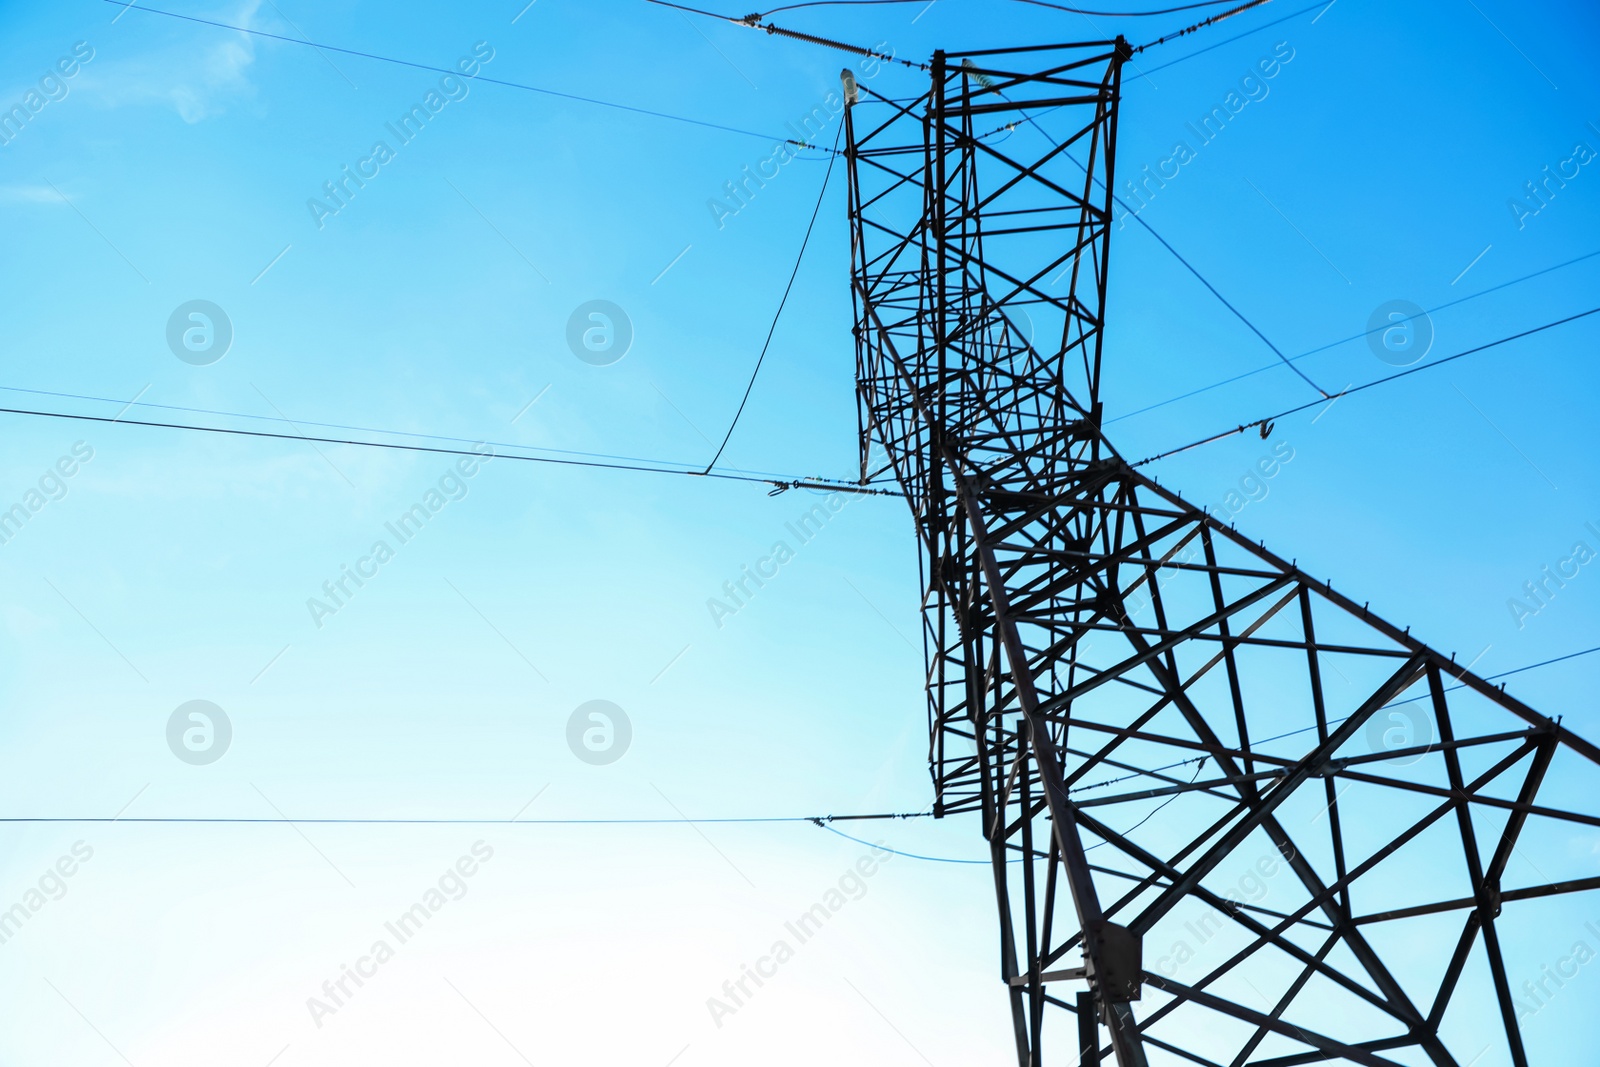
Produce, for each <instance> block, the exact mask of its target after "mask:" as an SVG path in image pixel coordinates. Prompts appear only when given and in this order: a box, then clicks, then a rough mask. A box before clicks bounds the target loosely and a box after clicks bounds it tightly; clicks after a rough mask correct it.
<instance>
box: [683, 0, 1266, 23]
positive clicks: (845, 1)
mask: <svg viewBox="0 0 1600 1067" xmlns="http://www.w3.org/2000/svg"><path fill="white" fill-rule="evenodd" d="M927 2H928V0H806V2H805V3H800V4H785V5H784V6H782V7H775V8H771V9H770V10H767V11H763V12H761V13H760V14H759V15H756V16H752V17H755V18H766V17H767V16H768V15H776V14H777V13H778V12H780V11H798V10H799V9H800V8H803V7H862V6H870V5H874V4H923V5H926V4H927ZM1012 2H1013V3H1018V4H1031V5H1033V6H1034V7H1048V8H1051V9H1052V10H1055V11H1064V12H1066V13H1067V14H1069V15H1099V16H1103V17H1105V18H1130V19H1135V18H1145V17H1147V16H1151V15H1171V14H1174V13H1175V12H1179V11H1193V10H1195V9H1196V8H1202V7H1221V6H1222V5H1223V4H1227V3H1232V2H1233V0H1198V2H1197V3H1191V4H1181V5H1179V6H1178V7H1163V8H1159V9H1156V10H1153V11H1093V10H1090V9H1088V8H1082V7H1069V6H1068V5H1066V4H1057V3H1052V2H1051V0H1012ZM1257 2H1258V3H1265V2H1266V0H1257ZM673 6H674V7H676V6H677V5H673ZM1220 17H1222V16H1219V18H1220Z"/></svg>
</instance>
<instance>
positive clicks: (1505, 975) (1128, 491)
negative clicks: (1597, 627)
mask: <svg viewBox="0 0 1600 1067" xmlns="http://www.w3.org/2000/svg"><path fill="white" fill-rule="evenodd" d="M1128 56H1129V51H1128V49H1127V46H1126V44H1125V42H1123V41H1121V40H1120V39H1119V40H1117V41H1102V42H1096V43H1089V44H1074V45H1063V46H1052V47H1037V48H1024V49H1015V50H1007V51H985V52H972V53H968V54H964V55H947V54H944V53H939V54H937V55H936V57H935V59H934V62H933V66H932V83H931V87H930V89H929V91H928V92H927V93H926V94H925V95H923V96H921V97H919V98H918V99H916V100H914V101H911V102H909V103H908V102H906V101H904V100H901V101H895V100H893V99H890V98H888V97H886V96H883V95H880V94H878V93H876V92H873V91H872V90H871V89H870V88H869V87H867V86H865V85H856V84H854V82H853V80H852V79H851V78H849V77H848V75H847V76H846V78H845V91H846V97H847V101H848V103H849V109H848V114H847V119H846V121H847V127H846V129H847V138H848V140H847V161H848V165H849V174H850V224H851V228H852V258H853V277H852V282H853V291H854V300H855V309H856V319H855V335H856V343H857V360H858V365H857V373H858V389H859V408H860V413H861V419H862V471H861V475H862V479H863V481H867V480H871V479H874V478H882V477H887V476H889V475H892V476H893V478H894V479H895V480H897V481H898V483H899V485H900V486H901V487H902V489H903V490H904V492H905V494H906V496H907V497H908V499H909V501H910V504H911V508H912V512H913V515H914V518H915V523H916V528H917V531H918V534H919V536H920V539H921V542H922V548H923V550H924V553H925V554H924V557H923V566H924V578H925V590H926V592H925V600H924V621H925V626H924V641H925V646H926V649H927V667H928V677H927V685H928V701H929V726H930V735H931V746H930V751H929V759H930V766H931V770H932V775H933V784H934V789H935V794H936V800H937V808H936V813H937V814H939V815H954V814H958V813H968V812H973V813H977V814H978V816H979V817H980V818H981V820H982V827H983V832H984V834H985V836H986V838H987V839H988V841H989V844H990V847H991V851H992V858H993V876H994V886H995V890H996V894H997V898H998V901H999V909H1000V967H1001V977H1002V978H1003V980H1004V983H1005V986H1006V988H1007V991H1008V995H1009V997H1010V1006H1011V1017H1012V1020H1013V1024H1014V1030H1015V1039H1016V1047H1017V1060H1018V1063H1019V1064H1020V1065H1023V1067H1031V1065H1040V1064H1045V1063H1053V1064H1071V1063H1073V1062H1078V1063H1099V1062H1101V1058H1102V1056H1107V1055H1109V1056H1112V1057H1114V1059H1115V1062H1116V1063H1117V1064H1120V1065H1123V1067H1130V1065H1137V1064H1145V1063H1162V1064H1166V1063H1171V1064H1179V1063H1183V1064H1191V1063H1195V1064H1207V1065H1222V1064H1228V1065H1234V1067H1238V1065H1242V1064H1256V1065H1260V1067H1266V1065H1271V1067H1290V1065H1293V1064H1304V1063H1321V1062H1324V1061H1330V1062H1339V1063H1356V1064H1369V1065H1392V1064H1408V1065H1410V1064H1415V1065H1421V1064H1433V1065H1438V1067H1446V1065H1449V1067H1467V1065H1468V1064H1469V1063H1475V1064H1477V1067H1489V1065H1490V1064H1495V1063H1509V1064H1512V1065H1515V1067H1524V1065H1526V1064H1528V1063H1529V1062H1530V1055H1533V1054H1534V1053H1530V1047H1532V1048H1534V1049H1535V1052H1537V1047H1538V1046H1537V1042H1534V1044H1533V1045H1530V1037H1529V1032H1528V1027H1529V1026H1530V1025H1531V1024H1529V1023H1528V1022H1527V1016H1528V1014H1529V1012H1530V1010H1532V1008H1533V1007H1534V1006H1535V1005H1536V1004H1542V1003H1543V1002H1544V1001H1543V998H1541V997H1540V996H1539V995H1538V994H1537V993H1536V992H1535V991H1534V990H1535V989H1544V990H1545V992H1546V993H1549V992H1550V987H1549V985H1548V983H1545V984H1544V985H1543V986H1537V987H1535V986H1531V985H1529V984H1528V983H1526V982H1522V981H1521V979H1522V978H1523V976H1524V975H1530V976H1533V977H1535V978H1537V977H1538V976H1539V975H1540V973H1541V972H1540V971H1539V969H1538V966H1539V964H1541V963H1547V962H1549V961H1551V960H1552V959H1554V958H1555V957H1554V955H1551V954H1550V953H1556V954H1559V952H1560V951H1563V950H1565V949H1567V948H1569V947H1570V946H1571V945H1572V942H1573V941H1574V940H1577V939H1578V938H1577V937H1576V936H1575V935H1577V934H1580V933H1582V926H1581V924H1577V923H1571V929H1567V928H1564V927H1562V925H1561V924H1562V923H1563V922H1570V907H1568V908H1567V910H1566V911H1563V910H1562V908H1563V907H1567V905H1565V904H1563V901H1567V900H1570V898H1567V897H1565V896H1564V895H1565V894H1568V893H1572V892H1577V891H1583V890H1593V889H1596V888H1600V877H1596V876H1595V874H1596V870H1595V860H1594V856H1595V851H1590V850H1588V849H1587V847H1584V848H1576V849H1575V848H1573V847H1572V842H1573V841H1575V840H1577V841H1579V842H1580V843H1581V842H1582V841H1583V840H1584V838H1585V835H1587V838H1588V839H1589V840H1590V841H1591V842H1592V841H1593V840H1594V839H1595V831H1594V828H1595V827H1597V826H1600V818H1596V817H1595V815H1594V814H1585V813H1583V809H1587V810H1588V811H1590V812H1592V811H1594V810H1595V808H1596V805H1595V804H1594V787H1593V783H1594V782H1595V781H1596V780H1597V777H1596V772H1597V768H1596V766H1595V764H1597V763H1600V750H1597V749H1596V747H1595V746H1594V745H1591V744H1590V743H1588V742H1586V741H1584V740H1583V739H1581V738H1580V737H1577V736H1575V735H1574V734H1573V733H1572V732H1570V731H1569V730H1567V729H1566V728H1564V727H1563V726H1562V725H1561V724H1560V722H1559V721H1558V720H1553V719H1551V718H1549V717H1547V716H1545V715H1542V714H1540V713H1538V712H1536V711H1534V710H1533V709H1532V708H1529V707H1527V706H1525V705H1524V704H1522V703H1520V702H1519V701H1517V700H1515V699H1513V698H1511V697H1510V696H1508V695H1507V694H1506V693H1505V692H1504V691H1503V690H1502V689H1501V688H1498V687H1496V686H1494V685H1491V684H1490V683H1489V682H1486V681H1484V680H1483V679H1482V678H1480V677H1478V676H1477V675H1474V674H1473V673H1471V672H1470V671H1469V670H1467V669H1464V668H1463V667H1462V666H1458V665H1457V664H1456V663H1455V662H1454V658H1453V657H1451V656H1445V655H1442V654H1440V653H1439V652H1437V651H1435V650H1433V649H1432V648H1429V647H1428V646H1427V645H1425V644H1423V643H1422V642H1420V641H1418V640H1416V639H1415V638H1413V637H1411V636H1410V634H1409V631H1408V630H1402V629H1400V628H1399V627H1396V626H1393V625H1391V624H1389V623H1388V622H1386V621H1384V620H1383V619H1381V618H1378V617H1377V616H1375V615H1373V614H1371V613H1369V612H1368V611H1367V610H1366V608H1365V607H1364V606H1363V605H1360V604H1357V603H1355V602H1353V601H1352V600H1350V599H1349V598H1347V597H1345V596H1343V595H1341V594H1340V593H1338V592H1335V591H1334V590H1333V588H1332V587H1331V585H1330V584H1328V583H1325V582H1322V581H1318V580H1316V579H1313V578H1312V577H1311V576H1309V575H1307V574H1306V573H1304V572H1302V571H1301V570H1299V569H1298V568H1297V567H1296V566H1295V565H1294V564H1293V563H1292V562H1289V561H1286V560H1284V559H1282V558H1280V557H1278V556H1276V555H1274V554H1273V553H1272V552H1270V551H1268V550H1267V549H1266V548H1265V547H1263V546H1261V545H1258V544H1255V543H1253V542H1251V541H1250V540H1249V539H1247V538H1245V537H1243V536H1242V535H1240V534H1239V533H1237V532H1236V531H1234V530H1233V529H1231V528H1229V527H1228V526H1227V525H1225V524H1223V523H1220V522H1218V521H1216V520H1215V519H1214V518H1212V517H1210V516H1209V515H1208V514H1207V513H1206V512H1204V511H1202V510H1201V509H1199V508H1196V507H1194V506H1193V505H1191V504H1189V503H1187V502H1186V501H1184V500H1183V499H1181V498H1180V497H1179V496H1178V495H1177V494H1175V493H1172V492H1170V491H1168V490H1167V489H1164V488H1162V487H1161V486H1159V485H1157V484H1156V483H1155V482H1154V481H1152V480H1151V479H1150V478H1148V477H1146V476H1144V475H1143V474H1142V473H1141V472H1140V471H1138V470H1136V469H1134V468H1132V467H1130V466H1129V465H1128V464H1127V463H1126V462H1124V460H1123V459H1122V458H1121V457H1119V456H1118V454H1117V452H1116V451H1115V449H1113V448H1112V446H1111V444H1110V442H1109V441H1108V440H1107V439H1106V437H1105V436H1104V434H1103V433H1102V432H1101V429H1100V426H1101V421H1102V420H1101V404H1100V399H1099V394H1100V368H1101V349H1102V326H1103V321H1104V312H1105V298H1106V280H1107V257H1108V254H1109V252H1110V245H1111V241H1110V236H1111V229H1112V221H1113V218H1112V208H1113V202H1112V197H1111V189H1112V188H1113V187H1114V181H1115V173H1116V171H1115V148H1116V127H1117V109H1118V99H1119V86H1120V76H1121V69H1122V65H1123V62H1124V61H1125V60H1126V59H1127V58H1128ZM1026 145H1033V146H1035V150H1033V151H1031V152H1029V153H1023V151H1022V149H1021V148H1018V147H1017V146H1026ZM1002 148H1003V149H1005V151H1002ZM873 441H876V442H879V443H881V444H882V445H883V447H884V449H885V450H886V454H887V456H888V460H887V463H886V464H885V465H884V466H883V467H882V468H879V469H874V468H873V467H872V465H871V464H870V462H869V460H868V456H869V453H870V449H869V446H870V444H871V443H872V442H873ZM1574 809H1577V810H1574ZM1546 942H1548V945H1549V946H1553V947H1550V948H1549V949H1548V950H1546V949H1541V948H1540V947H1539V946H1540V945H1544V944H1546ZM1542 951H1543V952H1546V954H1544V955H1540V954H1539V953H1540V952H1542ZM1545 971H1546V972H1548V971H1549V968H1548V967H1546V968H1545ZM1085 988H1086V989H1087V992H1085V991H1084V990H1085ZM1530 997H1531V998H1532V1000H1530ZM1070 1016H1075V1017H1076V1018H1075V1021H1074V1022H1072V1023H1067V1022H1066V1020H1067V1019H1068V1018H1069V1017H1070ZM1519 1016H1521V1018H1520V1019H1519ZM1052 1019H1055V1020H1057V1022H1056V1023H1055V1024H1054V1025H1053V1026H1048V1027H1047V1022H1048V1021H1050V1020H1052ZM1063 1024H1065V1026H1064V1027H1063ZM1047 1030H1049V1032H1050V1033H1051V1034H1052V1035H1053V1036H1052V1039H1051V1040H1050V1041H1049V1042H1047V1041H1046V1031H1047ZM1536 1036H1537V1035H1536ZM1546 1036H1547V1035H1546ZM1541 1040H1542V1038H1541ZM1047 1050H1048V1055H1047ZM1479 1057H1481V1059H1480V1058H1479ZM1549 1062H1553V1060H1551V1061H1549Z"/></svg>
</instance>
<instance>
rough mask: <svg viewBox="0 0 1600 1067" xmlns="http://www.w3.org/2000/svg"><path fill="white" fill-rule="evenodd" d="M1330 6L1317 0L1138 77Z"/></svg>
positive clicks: (1169, 61) (1141, 73) (1170, 61)
mask: <svg viewBox="0 0 1600 1067" xmlns="http://www.w3.org/2000/svg"><path fill="white" fill-rule="evenodd" d="M1330 6H1332V5H1331V4H1328V3H1325V2H1324V0H1317V2H1316V3H1314V4H1310V5H1308V6H1306V7H1303V8H1300V9H1299V10H1298V11H1291V12H1289V13H1288V14H1287V15H1285V16H1283V17H1282V18H1277V19H1273V20H1272V21H1271V22H1263V23H1262V24H1261V25H1259V26H1257V27H1256V28H1255V29H1253V30H1245V31H1244V32H1243V33H1236V34H1234V35H1233V36H1232V37H1225V38H1223V39H1222V40H1220V41H1217V42H1216V43H1214V44H1208V45H1206V46H1205V47H1204V48H1200V49H1196V50H1195V51H1193V52H1190V53H1189V54H1188V55H1186V56H1179V57H1178V58H1177V59H1170V60H1168V61H1167V62H1165V63H1162V64H1161V65H1160V66H1156V67H1151V68H1150V69H1149V70H1140V71H1139V74H1138V76H1139V77H1141V78H1147V77H1149V76H1150V75H1152V74H1154V73H1155V72H1156V71H1158V70H1166V69H1167V68H1168V67H1173V66H1177V65H1178V64H1179V63H1185V62H1187V61H1189V60H1191V59H1194V58H1195V57H1196V56H1202V55H1205V54H1206V53H1207V52H1209V51H1211V50H1212V49H1214V48H1221V47H1222V46H1223V45H1226V44H1232V43H1233V42H1234V41H1237V40H1240V39H1242V38H1245V37H1249V36H1251V35H1252V34H1257V33H1260V32H1261V31H1262V30H1268V29H1271V28H1272V27H1274V26H1276V25H1278V24H1279V23H1282V22H1288V21H1289V20H1290V19H1293V18H1299V17H1300V16H1301V15H1304V14H1307V13H1309V12H1312V11H1317V10H1319V9H1321V10H1325V9H1327V8H1328V7H1330Z"/></svg>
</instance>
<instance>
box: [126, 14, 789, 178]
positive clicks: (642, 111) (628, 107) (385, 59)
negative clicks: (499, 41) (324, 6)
mask: <svg viewBox="0 0 1600 1067" xmlns="http://www.w3.org/2000/svg"><path fill="white" fill-rule="evenodd" d="M105 2H106V3H108V4H111V5H112V6H114V7H120V8H124V9H130V8H131V9H132V10H135V11H140V12H144V13H146V14H150V15H165V16H167V17H168V18H174V19H182V20H183V21H185V22H195V23H199V24H201V25H203V26H215V27H217V28H218V29H223V30H232V31H234V32H236V33H246V34H250V35H251V36H253V37H265V38H268V39H270V40H274V41H284V42H286V43H288V44H298V45H305V46H307V47H309V48H315V49H319V50H322V51H327V52H339V53H342V54H344V55H347V56H359V57H361V58H363V59H375V60H377V61H378V62H380V63H393V64H396V65H397V66H402V67H412V68H415V69H416V70H427V71H433V72H434V73H437V74H448V75H450V76H451V77H455V78H462V79H464V80H467V81H478V82H488V83H489V84H491V85H501V86H504V87H506V88H508V89H521V90H522V91H524V92H529V93H540V94H542V95H544V96H555V97H560V98H561V99H563V100H574V101H577V102H578V103H582V104H594V105H596V106H597V107H608V108H613V109H615V110H617V111H629V112H632V113H633V114H636V115H648V116H650V117H651V118H658V119H668V120H670V121H672V122H683V123H687V124H689V125H691V126H701V127H704V128H706V129H710V130H721V131H722V132H724V133H736V134H739V135H740V136H743V137H759V138H761V139H762V140H763V141H781V142H783V143H785V144H793V145H799V146H800V147H802V148H805V147H809V146H807V145H805V144H804V143H803V142H801V141H796V140H794V139H793V138H791V137H780V136H777V135H775V134H769V133H759V132H757V131H755V130H746V129H741V128H740V127H737V126H726V125H723V124H722V123H720V122H708V121H706V120H704V119H695V118H690V117H688V116H687V115H674V114H672V113H671V112H667V111H654V110H651V109H650V108H645V107H635V106H634V105H633V104H619V103H617V102H616V101H614V100H601V99H599V98H597V97H592V96H580V95H578V94H577V93H565V92H562V91H561V90H559V89H546V88H543V87H542V86H538V85H528V84H526V83H523V82H514V81H506V80H505V79H503V78H491V77H489V76H487V75H485V74H475V75H467V74H463V73H462V72H461V71H460V70H456V69H453V68H451V67H435V66H433V65H431V64H428V63H414V62H412V61H411V60H408V59H396V58H395V57H393V56H384V55H379V54H377V53H376V52H366V51H363V50H361V49H357V48H341V47H339V46H338V45H331V44H320V43H318V42H316V41H310V40H306V39H304V38H301V37H286V36H284V35H283V34H279V33H268V32H267V31H266V30H255V29H251V28H249V27H248V26H236V25H234V24H232V23H228V22H219V21H217V20H215V19H203V18H200V17H198V16H195V15H182V14H179V13H178V12H176V11H163V10H161V9H160V8H154V7H142V6H139V5H138V4H137V0H132V2H127V3H124V2H123V0H105Z"/></svg>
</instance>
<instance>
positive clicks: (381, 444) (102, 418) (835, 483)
mask: <svg viewBox="0 0 1600 1067" xmlns="http://www.w3.org/2000/svg"><path fill="white" fill-rule="evenodd" d="M0 415H31V416H35V417H39V418H49V419H71V420H74V421H78V422H99V423H107V424H114V425H118V426H144V427H150V428H153V429H162V430H189V431H192V432H196V433H214V434H223V435H227V436H233V437H260V438H266V439H268V440H274V441H304V442H307V443H311V444H322V445H355V446H357V447H360V448H387V449H392V450H395V451H399V452H424V453H429V454H432V455H441V456H470V457H474V458H478V459H481V458H483V453H481V452H474V451H469V450H467V449H464V448H444V447H442V446H438V445H408V444H402V443H399V442H396V441H363V440H360V439H359V438H340V437H311V436H308V435H306V434H289V433H273V432H271V431H269V430H242V429H238V428H236V427H228V426H198V425H194V424H192V423H182V422H150V421H145V420H142V419H124V418H122V417H121V416H111V415H80V414H76V413H72V412H66V411H36V410H32V409H29V408H5V407H0ZM494 458H496V459H510V460H518V461H520V462H523V463H549V464H552V465H554V466H559V467H593V468H597V469H601V470H615V471H636V472H640V473H645V474H676V475H681V476H683V477H688V478H718V479H721V480H723V481H730V482H750V483H755V484H760V485H769V486H772V487H773V493H772V495H776V494H777V493H781V492H784V491H786V490H789V489H826V490H828V491H830V492H835V493H858V494H860V495H862V496H899V495H900V494H899V493H896V492H894V491H892V490H889V489H874V488H871V487H868V486H862V485H857V484H856V483H854V482H846V481H843V480H839V479H832V478H801V477H795V478H782V477H762V476H760V475H755V474H733V473H724V472H721V471H717V472H707V471H700V470H681V469H679V468H676V467H663V466H653V465H650V464H648V463H602V462H600V461H599V460H585V459H558V458H555V457H553V456H528V455H520V454H504V455H502V454H498V453H497V454H494Z"/></svg>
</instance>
